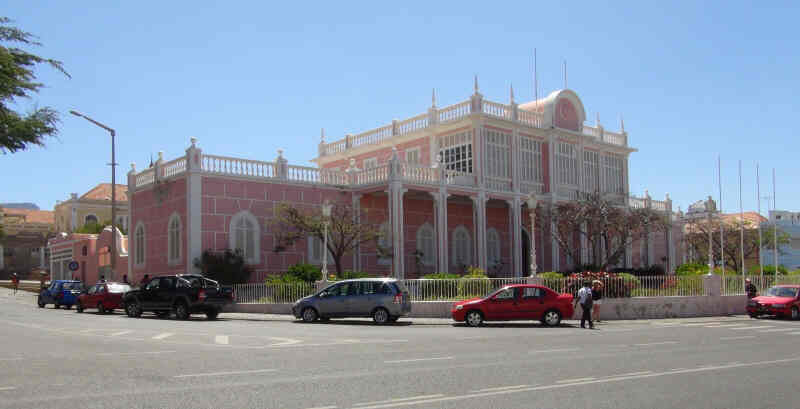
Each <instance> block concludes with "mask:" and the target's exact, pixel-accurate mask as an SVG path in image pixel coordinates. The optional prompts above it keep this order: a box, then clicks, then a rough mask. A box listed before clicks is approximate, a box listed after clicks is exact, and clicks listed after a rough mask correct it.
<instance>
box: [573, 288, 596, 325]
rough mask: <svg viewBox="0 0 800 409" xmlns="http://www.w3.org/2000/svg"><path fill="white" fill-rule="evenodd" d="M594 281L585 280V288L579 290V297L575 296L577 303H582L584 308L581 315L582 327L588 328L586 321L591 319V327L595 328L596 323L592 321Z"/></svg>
mask: <svg viewBox="0 0 800 409" xmlns="http://www.w3.org/2000/svg"><path fill="white" fill-rule="evenodd" d="M591 286H592V283H591V282H589V281H584V282H583V288H581V289H580V290H578V297H577V298H575V305H576V306H577V304H579V303H580V305H581V308H582V309H583V314H582V315H581V328H586V321H589V328H590V329H594V324H593V323H592V304H593V300H592V288H591Z"/></svg>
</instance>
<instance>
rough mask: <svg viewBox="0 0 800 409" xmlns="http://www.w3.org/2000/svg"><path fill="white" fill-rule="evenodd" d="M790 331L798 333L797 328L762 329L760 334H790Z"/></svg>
mask: <svg viewBox="0 0 800 409" xmlns="http://www.w3.org/2000/svg"><path fill="white" fill-rule="evenodd" d="M789 331H797V328H775V329H762V330H760V331H758V332H789Z"/></svg>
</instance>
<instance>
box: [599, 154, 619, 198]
mask: <svg viewBox="0 0 800 409" xmlns="http://www.w3.org/2000/svg"><path fill="white" fill-rule="evenodd" d="M600 160H601V162H602V164H601V167H602V170H601V171H602V172H605V180H604V183H603V184H604V185H605V186H603V191H604V192H610V193H614V194H622V193H624V188H623V186H624V175H623V172H624V169H625V164H624V163H623V161H624V160H625V159H623V157H622V156H621V155H617V154H613V153H606V154H603V155H602V157H601V158H600Z"/></svg>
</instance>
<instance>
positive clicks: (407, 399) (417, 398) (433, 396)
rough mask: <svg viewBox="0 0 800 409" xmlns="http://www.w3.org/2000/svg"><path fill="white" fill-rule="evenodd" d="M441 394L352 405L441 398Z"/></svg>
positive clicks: (359, 404) (360, 404)
mask: <svg viewBox="0 0 800 409" xmlns="http://www.w3.org/2000/svg"><path fill="white" fill-rule="evenodd" d="M443 396H444V395H442V394H441V393H437V394H436V395H420V396H412V397H410V398H397V399H388V400H379V401H375V402H364V403H356V404H355V405H353V407H360V406H369V405H378V404H381V403H394V402H398V403H399V402H409V401H412V400H421V399H433V398H441V397H443Z"/></svg>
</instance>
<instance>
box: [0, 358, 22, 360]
mask: <svg viewBox="0 0 800 409" xmlns="http://www.w3.org/2000/svg"><path fill="white" fill-rule="evenodd" d="M21 360H22V358H0V361H21Z"/></svg>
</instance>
